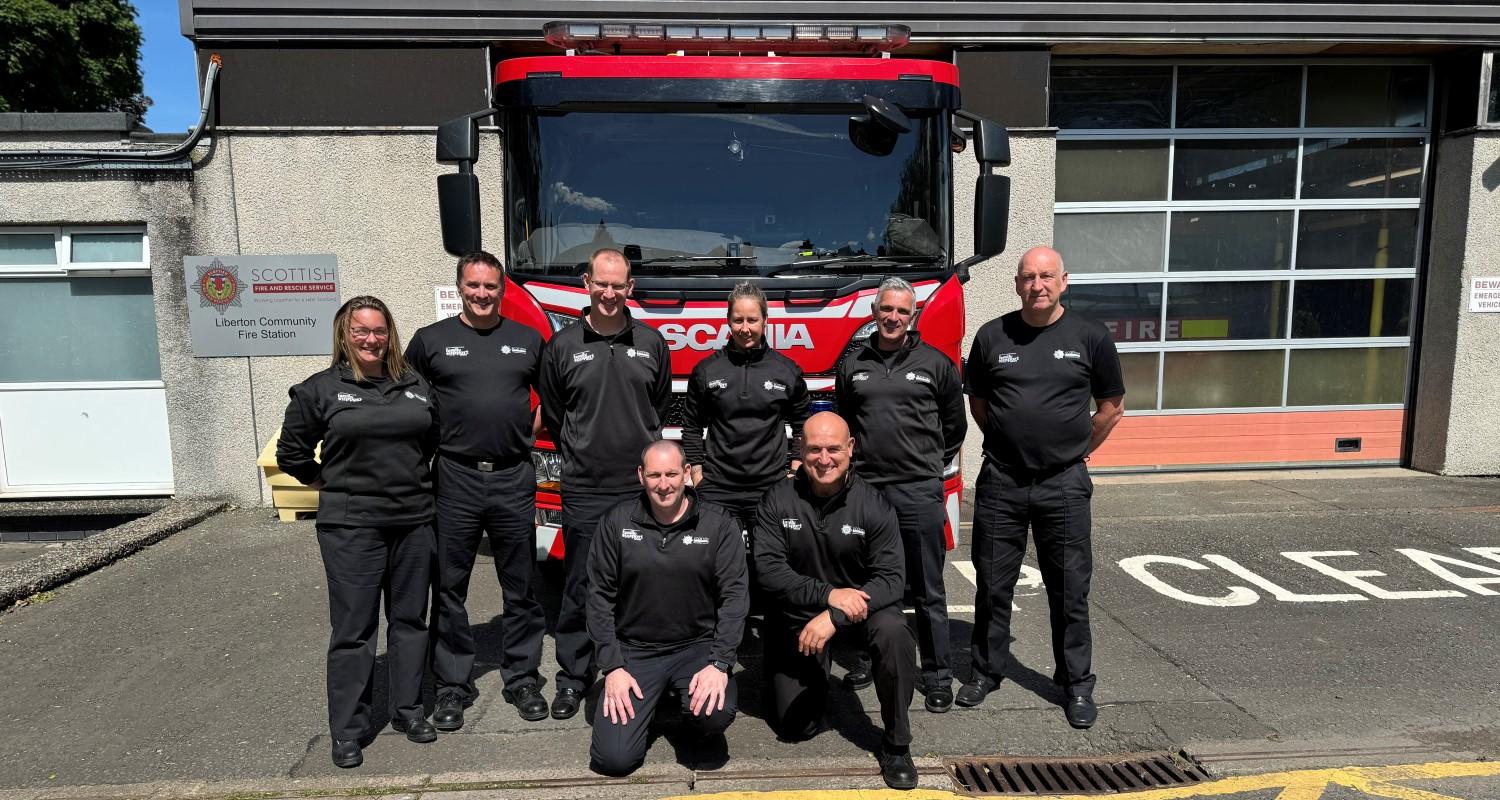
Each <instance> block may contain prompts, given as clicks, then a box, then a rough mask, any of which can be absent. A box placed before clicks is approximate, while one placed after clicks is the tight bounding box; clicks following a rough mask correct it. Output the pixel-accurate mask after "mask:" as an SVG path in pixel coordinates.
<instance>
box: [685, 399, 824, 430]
mask: <svg viewBox="0 0 1500 800" xmlns="http://www.w3.org/2000/svg"><path fill="white" fill-rule="evenodd" d="M807 397H808V399H809V400H826V401H828V402H830V403H831V402H833V392H808V393H807ZM686 405H687V395H685V394H674V395H672V405H671V406H670V407H669V408H668V409H667V419H666V422H663V423H662V425H663V426H664V427H667V428H679V427H682V420H683V408H684V407H685V406H686Z"/></svg>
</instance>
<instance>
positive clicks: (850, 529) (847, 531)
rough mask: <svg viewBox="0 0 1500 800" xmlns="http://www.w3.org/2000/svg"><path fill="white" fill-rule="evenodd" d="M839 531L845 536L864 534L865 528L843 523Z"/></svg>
mask: <svg viewBox="0 0 1500 800" xmlns="http://www.w3.org/2000/svg"><path fill="white" fill-rule="evenodd" d="M839 533H842V534H844V535H845V536H864V535H865V529H864V528H860V527H857V526H854V525H849V524H845V525H844V527H842V528H839Z"/></svg>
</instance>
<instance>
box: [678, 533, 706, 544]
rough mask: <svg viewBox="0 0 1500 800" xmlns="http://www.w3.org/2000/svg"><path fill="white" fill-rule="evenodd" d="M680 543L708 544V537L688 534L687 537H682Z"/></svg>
mask: <svg viewBox="0 0 1500 800" xmlns="http://www.w3.org/2000/svg"><path fill="white" fill-rule="evenodd" d="M682 543H683V544H708V537H707V536H692V535H690V534H689V535H684V536H683V537H682Z"/></svg>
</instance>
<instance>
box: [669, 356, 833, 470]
mask: <svg viewBox="0 0 1500 800" xmlns="http://www.w3.org/2000/svg"><path fill="white" fill-rule="evenodd" d="M807 402H808V400H807V382H806V381H804V380H803V379H802V368H801V367H799V366H797V364H796V362H794V361H792V360H791V359H790V358H787V357H786V356H784V355H782V354H780V353H778V352H776V351H775V350H772V349H770V348H768V347H758V348H756V349H754V350H742V349H740V348H738V347H735V346H734V345H732V344H731V345H726V346H725V347H724V348H723V349H721V350H719V351H718V352H717V353H714V354H713V355H711V356H709V357H708V358H705V359H703V360H702V361H699V362H698V365H697V366H696V367H693V374H692V377H691V378H689V379H688V386H687V400H686V405H685V406H684V410H683V421H682V449H683V450H684V451H685V452H686V453H687V459H688V463H689V464H701V465H703V475H704V478H705V479H706V480H709V481H712V482H714V483H718V484H722V485H726V486H742V487H755V486H765V485H767V484H769V483H771V482H773V481H776V480H778V479H780V478H783V477H784V476H785V475H786V451H787V438H786V433H785V429H784V428H783V427H782V426H783V423H788V424H790V425H791V426H792V438H793V439H799V438H800V437H801V436H802V422H803V420H806V419H807ZM705 428H707V429H708V444H707V446H705V445H704V442H703V431H704V429H705Z"/></svg>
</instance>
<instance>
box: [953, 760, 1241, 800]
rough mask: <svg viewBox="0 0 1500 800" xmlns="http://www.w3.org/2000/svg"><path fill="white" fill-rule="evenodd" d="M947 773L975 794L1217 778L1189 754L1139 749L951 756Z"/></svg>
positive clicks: (1130, 787) (1087, 790)
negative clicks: (1087, 754)
mask: <svg viewBox="0 0 1500 800" xmlns="http://www.w3.org/2000/svg"><path fill="white" fill-rule="evenodd" d="M944 765H945V766H946V767H947V768H948V777H950V778H952V779H953V783H954V785H955V786H957V788H958V791H959V793H960V794H965V795H968V796H970V797H994V796H1001V795H1044V794H1118V793H1121V792H1139V791H1144V790H1146V789H1161V788H1163V787H1167V786H1187V785H1191V784H1195V783H1202V782H1204V781H1207V780H1212V778H1211V777H1210V776H1209V774H1208V773H1207V772H1205V771H1204V770H1203V767H1201V766H1199V765H1198V764H1197V762H1195V761H1193V759H1192V757H1191V756H1189V755H1188V754H1187V753H1183V752H1177V753H1134V754H1130V755H1123V756H1107V757H1103V758H1001V757H998V756H993V757H982V756H981V757H970V758H955V759H947V760H946V761H945V762H944Z"/></svg>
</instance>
